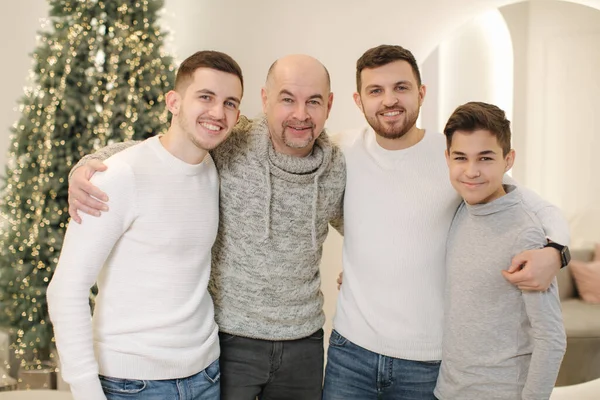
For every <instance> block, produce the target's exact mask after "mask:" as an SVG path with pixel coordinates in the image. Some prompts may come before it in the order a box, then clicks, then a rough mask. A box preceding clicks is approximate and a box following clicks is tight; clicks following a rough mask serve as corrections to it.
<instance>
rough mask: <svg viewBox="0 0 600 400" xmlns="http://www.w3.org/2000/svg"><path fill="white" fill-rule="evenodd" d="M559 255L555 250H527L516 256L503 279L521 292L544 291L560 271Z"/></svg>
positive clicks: (547, 248)
mask: <svg viewBox="0 0 600 400" xmlns="http://www.w3.org/2000/svg"><path fill="white" fill-rule="evenodd" d="M560 266H561V260H560V254H559V253H558V251H557V250H556V249H553V248H550V247H546V248H543V249H537V250H527V251H524V252H522V253H520V254H517V255H516V256H515V257H514V258H513V259H512V264H511V265H510V267H509V268H508V270H507V271H502V275H503V276H504V278H505V279H506V280H507V281H509V282H510V283H512V284H513V285H515V286H516V287H518V288H519V289H521V290H534V291H545V290H548V288H549V287H550V284H551V283H552V280H553V279H554V277H555V276H556V274H557V273H558V271H559V270H560Z"/></svg>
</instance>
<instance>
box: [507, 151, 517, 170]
mask: <svg viewBox="0 0 600 400" xmlns="http://www.w3.org/2000/svg"><path fill="white" fill-rule="evenodd" d="M504 161H505V163H506V165H505V167H504V172H508V171H509V170H510V169H511V168H512V166H513V164H514V163H515V151H514V150H513V149H510V151H509V152H508V154H507V155H506V157H504Z"/></svg>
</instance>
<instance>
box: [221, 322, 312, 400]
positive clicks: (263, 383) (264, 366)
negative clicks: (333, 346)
mask: <svg viewBox="0 0 600 400" xmlns="http://www.w3.org/2000/svg"><path fill="white" fill-rule="evenodd" d="M219 339H220V343H221V357H220V358H219V362H220V364H221V399H222V400H255V399H256V398H258V399H259V400H288V399H289V400H321V390H322V384H323V329H319V330H318V331H317V332H315V333H313V334H312V335H310V336H309V337H306V338H303V339H298V340H285V341H278V342H274V341H269V340H259V339H250V338H245V337H241V336H234V335H230V334H227V333H219Z"/></svg>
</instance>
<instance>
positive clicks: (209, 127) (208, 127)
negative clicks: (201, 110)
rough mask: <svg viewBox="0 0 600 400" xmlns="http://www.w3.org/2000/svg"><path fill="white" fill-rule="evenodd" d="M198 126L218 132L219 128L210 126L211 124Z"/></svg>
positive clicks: (203, 123)
mask: <svg viewBox="0 0 600 400" xmlns="http://www.w3.org/2000/svg"><path fill="white" fill-rule="evenodd" d="M200 125H202V126H203V127H205V128H206V129H209V130H211V131H215V132H216V131H220V130H221V128H220V127H218V126H216V125H212V124H207V123H205V122H202V123H200Z"/></svg>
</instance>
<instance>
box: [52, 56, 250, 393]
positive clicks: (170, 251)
mask: <svg viewBox="0 0 600 400" xmlns="http://www.w3.org/2000/svg"><path fill="white" fill-rule="evenodd" d="M242 92H243V78H242V72H241V69H240V67H239V65H238V64H237V63H236V62H235V61H234V60H233V59H232V58H231V57H229V56H228V55H226V54H223V53H220V52H215V51H201V52H198V53H196V54H194V55H192V56H191V57H189V58H188V59H186V60H185V61H184V62H183V63H182V64H181V66H180V68H179V70H178V72H177V77H176V82H175V89H174V90H172V91H170V92H169V93H167V95H166V104H167V108H168V109H169V111H170V112H171V113H172V114H173V118H172V122H171V126H170V127H169V129H168V131H167V133H166V134H165V135H162V136H155V137H152V138H150V139H147V140H146V141H144V142H141V143H139V144H137V145H135V146H132V147H131V148H129V149H127V150H125V151H123V152H120V153H118V154H116V155H114V156H113V157H111V158H109V159H108V160H107V161H106V164H107V165H110V168H108V169H107V170H106V172H102V173H98V174H95V175H94V177H93V178H92V182H93V183H94V184H95V185H96V186H98V187H99V188H101V189H102V190H103V191H104V192H106V193H107V194H108V196H109V197H110V201H109V204H110V207H111V212H110V213H107V214H106V215H105V216H103V217H102V218H94V217H89V216H83V218H85V220H86V221H85V223H84V224H70V225H69V227H68V229H67V232H66V235H65V241H64V246H63V249H62V252H61V256H60V259H59V263H58V266H57V269H56V272H55V274H54V277H53V278H52V282H51V283H50V286H49V288H48V292H47V296H48V307H49V312H50V317H51V320H52V323H53V325H54V332H55V336H56V344H57V348H58V352H59V356H60V359H61V364H62V373H63V376H64V379H65V380H66V381H67V382H68V383H69V384H70V385H71V392H72V394H73V396H74V398H75V400H107V399H108V400H117V399H125V398H127V399H140V400H143V399H148V400H150V399H178V400H208V399H211V400H218V399H219V397H220V389H219V375H220V371H219V363H218V357H219V338H218V328H217V325H216V323H215V320H214V309H213V303H212V300H211V297H210V295H209V293H208V290H207V286H208V280H209V276H210V268H211V248H212V246H213V243H214V241H215V237H216V234H217V229H218V222H219V177H218V175H217V171H216V168H215V165H214V162H213V160H212V158H211V156H210V154H208V151H209V150H211V149H214V148H215V147H216V146H218V145H219V144H220V143H221V142H222V141H224V140H225V139H226V138H227V136H228V135H229V133H230V132H231V129H232V128H233V127H234V125H235V124H236V122H237V120H238V117H239V104H240V101H241V98H242ZM96 282H97V285H98V296H97V298H96V305H95V309H94V315H93V318H90V307H89V300H88V298H89V291H90V288H91V287H92V286H93V285H94V283H96Z"/></svg>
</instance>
